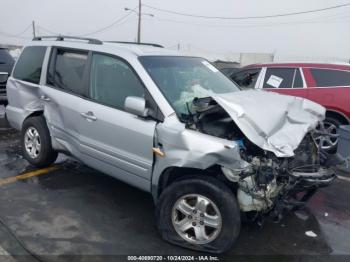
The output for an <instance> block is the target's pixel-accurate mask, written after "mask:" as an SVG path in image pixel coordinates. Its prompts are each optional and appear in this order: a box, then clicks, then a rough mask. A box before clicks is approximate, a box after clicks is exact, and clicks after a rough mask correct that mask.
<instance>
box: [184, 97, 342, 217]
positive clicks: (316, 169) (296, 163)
mask: <svg viewBox="0 0 350 262" xmlns="http://www.w3.org/2000/svg"><path fill="white" fill-rule="evenodd" d="M188 109H189V115H190V117H189V120H188V122H187V124H186V125H187V128H189V129H192V130H197V131H200V132H201V133H204V134H207V135H211V136H215V137H219V138H222V139H227V140H230V141H233V142H234V143H236V144H237V145H238V146H239V151H240V155H241V158H242V160H244V161H246V162H247V163H248V165H247V167H244V168H238V169H232V168H226V167H223V166H222V167H221V169H222V172H223V174H224V175H225V177H226V178H227V179H228V180H229V181H231V182H233V183H234V184H235V185H237V200H238V203H239V206H240V209H241V211H243V212H251V211H254V212H255V214H257V216H258V215H261V216H262V215H266V214H269V215H271V216H273V217H274V218H275V219H280V218H281V216H282V212H283V210H286V209H287V210H290V209H293V208H296V207H300V206H303V205H304V204H305V203H306V202H307V200H308V199H309V198H310V197H311V196H312V195H313V194H314V193H315V192H316V190H317V189H318V188H320V187H324V186H328V185H330V184H331V183H332V182H333V180H334V179H335V178H336V176H335V173H334V171H333V170H332V166H335V165H338V164H340V163H341V162H342V159H341V157H339V156H338V155H337V154H329V153H327V152H324V151H322V150H321V149H320V147H319V146H318V145H317V144H316V142H315V137H316V136H317V135H318V134H317V133H316V131H314V130H311V131H309V132H307V133H306V135H305V136H304V138H303V139H302V141H301V142H300V143H299V145H298V147H297V148H296V149H295V150H294V156H288V157H280V156H276V154H275V153H274V152H271V151H268V150H264V149H262V148H261V147H259V146H257V145H256V144H254V143H253V142H252V141H251V140H250V139H248V138H247V136H246V135H245V134H244V133H243V132H242V130H241V129H240V128H239V127H238V125H237V124H236V123H235V121H234V120H233V119H232V117H231V116H230V115H229V113H228V112H227V111H226V110H224V109H223V107H222V106H220V105H219V104H218V103H217V101H216V100H214V99H213V98H211V97H207V98H195V99H194V100H193V102H192V103H191V104H189V105H188ZM261 216H260V217H261Z"/></svg>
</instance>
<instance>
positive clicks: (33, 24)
mask: <svg viewBox="0 0 350 262" xmlns="http://www.w3.org/2000/svg"><path fill="white" fill-rule="evenodd" d="M32 27H33V37H35V22H34V20H33V21H32Z"/></svg>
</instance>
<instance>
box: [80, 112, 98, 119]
mask: <svg viewBox="0 0 350 262" xmlns="http://www.w3.org/2000/svg"><path fill="white" fill-rule="evenodd" d="M80 115H81V116H82V117H84V118H85V119H87V120H91V121H96V120H97V117H96V116H94V113H93V112H91V111H89V112H87V113H80Z"/></svg>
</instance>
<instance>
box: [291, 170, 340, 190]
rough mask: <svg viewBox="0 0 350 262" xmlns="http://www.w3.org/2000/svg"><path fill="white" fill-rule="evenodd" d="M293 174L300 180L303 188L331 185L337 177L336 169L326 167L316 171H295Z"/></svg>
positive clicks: (299, 182)
mask: <svg viewBox="0 0 350 262" xmlns="http://www.w3.org/2000/svg"><path fill="white" fill-rule="evenodd" d="M292 176H293V177H294V178H295V179H296V180H297V181H298V184H299V186H301V187H303V188H309V187H317V188H319V187H326V186H329V185H331V184H332V183H333V181H334V180H335V179H336V178H337V176H336V174H335V172H334V170H332V169H324V168H321V169H320V170H319V171H318V172H314V173H304V172H293V173H292Z"/></svg>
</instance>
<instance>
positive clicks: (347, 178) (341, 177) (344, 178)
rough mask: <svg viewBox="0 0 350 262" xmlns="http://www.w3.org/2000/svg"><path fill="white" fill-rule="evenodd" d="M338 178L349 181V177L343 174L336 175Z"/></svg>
mask: <svg viewBox="0 0 350 262" xmlns="http://www.w3.org/2000/svg"><path fill="white" fill-rule="evenodd" d="M337 177H338V178H339V179H341V180H345V181H348V182H350V177H345V176H339V175H338V176H337Z"/></svg>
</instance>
